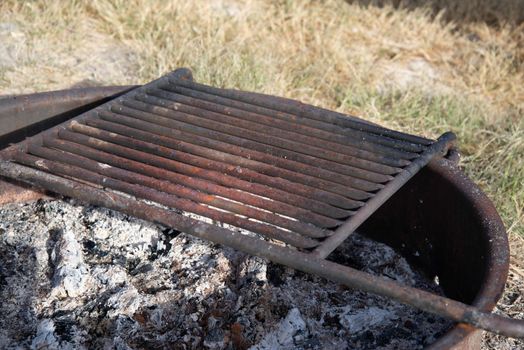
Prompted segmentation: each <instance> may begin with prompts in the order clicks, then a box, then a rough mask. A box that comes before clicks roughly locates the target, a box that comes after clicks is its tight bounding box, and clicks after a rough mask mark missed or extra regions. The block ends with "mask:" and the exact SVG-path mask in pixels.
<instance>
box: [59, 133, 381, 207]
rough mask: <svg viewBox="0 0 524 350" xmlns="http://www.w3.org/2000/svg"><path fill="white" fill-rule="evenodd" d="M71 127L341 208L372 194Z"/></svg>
mask: <svg viewBox="0 0 524 350" xmlns="http://www.w3.org/2000/svg"><path fill="white" fill-rule="evenodd" d="M72 129H73V130H74V131H77V132H79V133H82V134H84V135H88V136H91V137H94V138H97V139H100V140H104V141H107V142H111V143H115V144H118V145H121V146H125V147H130V148H133V149H135V150H142V151H145V152H147V153H151V154H155V155H158V156H161V157H165V158H169V159H173V160H177V161H180V162H183V163H186V164H194V165H196V166H198V167H201V168H205V169H210V170H216V171H220V172H223V173H225V174H229V175H231V176H237V177H239V178H241V179H244V180H246V181H251V182H257V183H260V184H264V185H268V186H274V187H275V188H279V189H281V190H284V191H288V192H291V193H297V194H299V195H302V196H305V197H309V198H312V199H317V200H320V201H323V202H326V203H329V204H332V205H336V206H339V207H343V208H357V207H360V206H362V205H363V204H364V203H363V202H359V201H356V200H360V199H367V198H369V197H371V195H370V194H369V193H368V192H364V191H359V190H354V189H351V188H350V189H346V191H344V194H345V195H346V196H347V197H348V198H353V199H356V200H351V199H348V198H346V197H343V196H340V195H337V194H334V193H331V192H327V191H323V190H319V189H317V188H313V187H310V186H305V185H301V184H297V183H295V182H291V181H288V180H285V179H282V178H278V177H271V176H267V175H264V174H261V173H259V172H256V171H253V170H251V169H248V168H244V167H241V166H240V165H236V166H235V165H229V164H227V163H223V162H218V161H214V160H209V159H207V158H203V157H199V156H194V155H192V154H190V153H185V152H183V151H180V147H175V148H176V150H177V151H178V152H175V149H171V148H167V147H164V146H159V145H157V144H152V143H149V142H144V141H140V140H136V139H133V138H130V137H127V136H122V135H116V134H114V133H110V132H107V131H104V130H100V129H95V128H93V127H89V126H86V125H82V124H79V123H75V124H74V125H72ZM65 134H66V133H65V132H64V135H65ZM61 135H62V134H61ZM69 137H73V136H72V134H69Z"/></svg>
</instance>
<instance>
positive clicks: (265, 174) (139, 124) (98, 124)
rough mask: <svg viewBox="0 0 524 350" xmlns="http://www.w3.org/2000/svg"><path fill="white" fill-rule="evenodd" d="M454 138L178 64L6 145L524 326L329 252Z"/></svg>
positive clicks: (248, 240) (282, 256)
mask: <svg viewBox="0 0 524 350" xmlns="http://www.w3.org/2000/svg"><path fill="white" fill-rule="evenodd" d="M293 126H294V127H293ZM334 141H336V142H334ZM453 142H454V135H453V134H451V133H447V134H444V135H443V136H442V137H441V138H439V140H437V141H431V140H427V139H424V138H420V137H417V136H413V135H407V134H403V133H400V132H396V131H392V130H388V129H384V128H382V127H380V126H377V125H373V124H370V123H367V122H363V121H361V120H359V119H357V118H351V117H345V116H342V115H340V114H338V113H334V112H330V111H326V110H322V109H320V108H317V107H312V106H307V105H303V104H300V103H298V102H295V101H290V100H286V99H281V98H275V97H270V96H265V95H260V94H253V93H243V92H236V91H231V90H221V89H216V88H211V87H206V86H204V85H201V84H197V83H194V82H192V81H191V79H190V73H189V72H188V71H187V70H178V71H176V72H175V73H173V74H171V75H169V76H166V77H164V78H161V79H159V80H157V81H155V82H153V83H150V84H148V85H146V86H144V87H142V88H139V89H136V90H134V91H132V92H130V93H127V94H126V95H124V96H123V97H121V98H118V99H116V100H113V101H111V102H110V103H107V104H105V105H103V106H100V107H98V108H96V109H94V110H91V111H89V112H86V113H84V114H83V115H81V116H79V117H77V118H75V119H74V120H73V121H70V122H66V123H64V124H61V125H60V126H58V127H55V128H53V129H51V130H48V131H46V132H44V133H42V134H40V135H37V136H35V137H33V138H31V139H28V140H27V141H25V142H23V143H20V144H18V145H16V146H13V147H11V148H9V149H7V150H5V151H4V152H2V153H0V155H1V157H2V158H3V159H4V161H3V162H2V166H1V167H0V171H1V174H3V175H5V176H10V177H18V178H19V179H22V180H23V181H26V182H28V183H31V184H34V185H37V186H39V187H44V188H47V189H50V190H52V191H54V192H57V193H61V194H64V195H68V196H73V197H76V198H79V199H82V200H85V201H88V202H90V203H93V204H98V205H103V206H106V207H109V208H112V209H116V210H121V211H123V212H126V213H128V214H131V215H134V216H137V217H141V218H145V219H148V220H154V221H157V222H159V223H162V224H165V225H169V226H173V227H174V228H176V229H179V230H182V231H185V232H188V233H192V234H195V235H196V236H198V237H202V238H206V239H210V240H212V241H214V242H217V243H222V244H227V245H230V246H232V247H234V248H237V249H241V250H243V251H246V252H248V253H251V254H255V255H259V256H263V257H266V258H269V259H271V260H272V261H275V262H278V263H283V264H285V265H288V266H291V267H294V268H297V269H300V270H303V271H306V272H311V273H315V274H318V275H320V276H324V277H326V278H330V279H332V280H334V281H338V282H341V283H344V284H346V285H348V286H351V287H354V288H359V289H362V290H366V291H370V292H373V293H378V294H381V295H385V296H389V297H391V298H393V299H396V300H399V301H402V302H404V303H407V304H410V305H413V306H416V307H419V308H421V309H423V310H425V311H428V312H433V313H436V314H439V315H443V316H446V317H449V318H451V319H453V320H456V321H462V322H466V323H469V324H472V325H474V326H476V327H481V328H485V329H489V330H491V331H496V332H502V333H503V334H506V335H510V336H517V335H523V334H524V329H523V327H522V324H521V323H518V322H513V320H508V319H505V318H502V317H499V316H496V315H492V314H489V313H486V312H484V311H483V310H480V309H478V308H475V307H471V306H468V305H466V304H464V303H461V302H458V301H454V300H452V299H447V298H442V297H438V296H436V295H432V294H430V293H427V292H424V291H421V290H416V289H413V288H407V287H405V286H401V285H398V284H396V283H393V282H391V281H387V280H383V279H379V278H376V277H373V276H371V275H368V274H365V273H362V272H359V271H356V270H353V269H349V268H347V267H343V266H340V265H337V264H333V263H330V262H329V261H327V260H325V259H324V258H325V257H327V256H328V255H329V253H330V252H331V251H333V249H335V248H336V247H337V246H338V245H339V244H340V243H341V242H342V241H343V240H344V239H345V238H346V237H347V236H348V235H349V234H351V233H352V232H354V230H355V229H356V228H358V227H359V226H360V225H361V224H362V223H364V222H365V221H366V219H368V218H369V216H370V215H372V214H373V213H374V212H375V211H376V210H378V209H379V208H381V206H382V205H383V204H384V203H385V202H386V200H388V199H389V198H390V197H391V196H392V195H393V194H394V193H395V192H397V191H398V190H399V189H401V188H402V187H403V186H404V184H406V182H407V181H408V180H409V179H410V178H411V177H413V176H414V175H415V174H416V173H417V172H418V171H419V170H420V169H422V168H423V167H424V166H425V165H427V164H428V163H429V162H430V161H432V160H435V159H436V158H440V157H442V156H444V155H445V154H446V153H447V151H448V150H449V149H450V148H451V147H452V146H453ZM120 193H125V194H127V195H131V196H132V197H134V198H135V199H130V198H129V197H126V196H123V195H121V194H120ZM140 199H143V200H147V201H148V202H143V201H140ZM151 202H154V203H156V205H153V204H150V203H151ZM173 210H174V211H173ZM179 210H182V211H184V212H188V213H194V214H198V215H200V216H202V217H205V218H207V219H211V220H214V221H218V222H221V223H225V224H229V225H232V226H233V227H236V228H240V229H244V230H247V231H250V232H252V233H255V234H258V235H259V237H253V236H250V235H249V234H244V233H241V232H237V231H236V229H234V228H233V229H231V230H226V229H224V228H222V227H220V226H216V225H209V224H206V223H204V222H199V221H195V220H189V219H188V218H185V217H183V216H180V215H179V214H177V213H178V211H179ZM343 220H345V222H343ZM260 238H266V239H270V240H277V241H280V242H282V243H287V244H289V245H290V246H291V247H284V246H282V245H281V244H275V243H272V242H271V241H266V240H261V239H260ZM313 248H315V249H314V250H312V251H310V249H313ZM297 249H298V250H297Z"/></svg>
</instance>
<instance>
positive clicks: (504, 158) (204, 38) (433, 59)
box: [0, 0, 524, 266]
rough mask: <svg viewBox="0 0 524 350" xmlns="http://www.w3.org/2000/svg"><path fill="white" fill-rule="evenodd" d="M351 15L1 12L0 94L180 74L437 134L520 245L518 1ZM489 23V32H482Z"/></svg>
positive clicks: (523, 206)
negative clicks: (452, 135) (447, 137)
mask: <svg viewBox="0 0 524 350" xmlns="http://www.w3.org/2000/svg"><path fill="white" fill-rule="evenodd" d="M479 1H480V2H479ZM356 2H357V3H355V4H348V3H346V2H344V1H334V0H333V1H329V0H328V1H309V2H295V1H285V0H281V1H270V2H266V1H249V2H248V1H245V2H244V1H235V0H214V1H206V2H202V1H163V0H143V1H140V0H113V1H102V0H93V1H89V2H87V1H86V2H84V1H37V2H21V1H17V0H3V1H2V2H1V3H0V88H1V90H0V91H1V92H3V93H21V92H31V91H41V90H46V89H59V88H65V87H68V86H71V85H73V84H88V83H89V84H90V83H93V82H94V83H98V84H134V83H143V82H146V81H149V80H152V79H154V78H156V77H158V76H160V75H162V74H164V73H166V72H167V71H170V70H172V69H174V68H176V67H180V66H187V67H190V68H192V69H193V70H194V73H195V77H196V79H197V80H199V81H203V82H206V83H210V84H213V85H218V86H227V87H235V88H240V89H246V90H256V91H260V92H266V93H271V94H276V95H282V96H287V97H292V98H297V99H300V100H303V101H307V102H311V103H313V104H317V105H322V106H324V107H328V108H332V109H336V110H339V111H344V112H352V113H356V114H358V115H361V116H364V117H366V118H369V119H371V120H373V121H375V122H379V123H382V124H385V125H388V126H390V127H394V128H398V129H402V130H406V131H410V132H415V133H420V134H424V135H426V136H431V137H435V136H437V135H438V134H439V133H441V132H443V131H445V130H448V129H451V130H453V131H455V132H456V133H457V134H458V136H459V139H460V140H461V143H462V144H461V148H462V150H463V153H464V158H463V163H462V164H463V166H464V168H465V170H466V172H467V173H468V174H470V175H471V176H472V178H473V179H474V180H475V181H476V182H477V183H479V184H480V185H481V187H482V188H483V189H484V190H485V191H486V192H487V193H488V194H489V196H490V197H491V198H493V199H494V200H495V204H496V206H497V208H498V209H499V211H500V213H501V215H502V217H503V220H504V221H505V223H506V226H507V228H508V230H509V232H510V234H511V235H512V237H517V236H524V189H523V188H524V118H523V117H522V115H523V112H524V84H523V82H524V27H523V26H524V25H523V24H520V26H519V22H521V20H520V19H519V18H520V17H519V16H518V15H519V14H520V12H519V11H518V10H519V8H518V6H520V5H519V4H520V3H519V1H518V0H515V1H512V0H505V3H507V4H510V5H511V6H513V5H515V6H517V7H515V9H516V10H511V9H510V7H508V6H510V5H508V6H506V7H504V6H502V7H500V6H499V3H500V2H496V1H493V0H478V1H477V3H476V4H477V5H476V7H475V11H472V9H471V8H469V7H468V6H470V5H467V4H471V2H457V1H455V2H454V1H452V0H449V1H443V0H439V1H437V0H435V1H433V2H432V4H435V6H436V8H439V9H441V8H444V7H445V6H443V5H446V4H448V5H449V6H448V8H450V9H451V11H448V12H447V13H440V14H437V15H436V13H435V12H434V11H432V10H431V9H428V8H424V7H419V6H418V5H419V4H420V1H415V0H413V1H411V2H409V1H408V2H407V3H408V5H409V3H411V5H413V4H415V5H416V6H411V8H412V9H413V10H407V9H402V7H400V8H394V7H391V6H389V5H385V6H383V7H373V6H371V7H364V6H362V4H363V3H365V2H366V1H356ZM379 2H381V3H383V1H379ZM393 2H395V1H393ZM397 2H398V1H397ZM460 3H464V4H466V5H462V7H461V5H458V4H460ZM483 3H485V4H486V6H484V7H482V6H480V5H482V4H483ZM457 6H458V7H457ZM493 6H494V7H493ZM479 9H487V10H486V11H484V12H485V13H487V14H483V12H482V11H479ZM508 9H510V11H509V12H508ZM460 11H463V12H464V13H468V14H469V15H468V16H469V17H468V20H469V21H468V22H467V23H461V24H460V25H458V24H456V23H455V22H453V19H454V17H453V16H450V13H451V14H453V13H455V14H456V13H460ZM494 11H495V12H494ZM497 11H498V12H497ZM493 13H495V14H496V24H497V25H496V26H490V25H488V24H490V23H491V22H492V20H490V19H489V18H488V17H489V15H488V14H493ZM512 13H513V14H515V16H513V15H511V14H512ZM483 16H484V17H486V20H487V22H488V24H486V23H485V22H482V21H479V20H481V19H483ZM511 16H513V17H511ZM443 18H447V19H449V20H450V21H443V20H442V19H443ZM506 22H507V23H506ZM2 50H4V54H2ZM6 52H7V53H6ZM523 251H524V249H521V248H518V254H522V252H523ZM514 259H519V257H517V256H514ZM515 266H516V265H515Z"/></svg>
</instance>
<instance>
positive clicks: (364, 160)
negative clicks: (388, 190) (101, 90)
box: [111, 100, 409, 173]
mask: <svg viewBox="0 0 524 350" xmlns="http://www.w3.org/2000/svg"><path fill="white" fill-rule="evenodd" d="M122 103H123V105H124V106H125V107H129V108H133V109H134V110H135V111H137V110H138V111H141V112H147V113H151V114H156V115H158V116H161V117H165V118H168V119H171V120H178V121H183V122H185V123H189V124H192V125H196V126H199V127H203V128H206V129H208V130H213V131H218V132H221V133H224V134H227V135H231V136H236V137H242V138H243V139H244V140H246V139H247V140H251V141H254V142H257V143H259V144H263V145H267V146H272V147H274V148H275V147H276V148H280V149H285V150H288V151H292V152H295V153H302V154H306V155H309V156H312V157H315V158H320V159H326V160H330V161H332V162H336V163H340V164H344V165H351V166H355V167H358V168H361V169H365V170H369V171H374V172H379V173H385V172H386V171H388V170H389V171H391V170H393V169H392V167H400V166H405V165H407V164H409V162H408V161H407V160H403V159H393V158H389V157H386V156H382V155H379V154H372V153H370V152H368V151H361V150H355V151H354V152H353V151H352V150H349V149H348V148H346V152H344V153H336V152H333V151H330V150H327V149H324V148H321V147H319V146H318V145H317V144H315V143H313V141H314V140H311V139H310V140H309V141H310V144H307V143H305V140H301V141H302V142H303V143H300V142H297V141H294V137H293V136H292V135H288V136H286V137H283V135H282V134H281V133H279V135H277V136H272V135H268V134H265V133H263V132H260V130H252V129H251V130H250V129H243V128H240V127H237V126H234V124H233V125H232V124H223V123H222V122H216V121H214V120H210V119H207V118H200V117H197V116H194V115H189V114H186V113H181V112H177V111H176V110H171V109H168V108H164V107H160V106H157V105H153V104H150V103H144V102H140V101H137V100H125V101H123V102H122ZM125 107H121V106H119V105H114V106H113V107H112V108H111V110H112V111H113V112H123V113H126V112H129V108H125ZM135 113H136V112H135ZM278 136H280V137H278ZM295 138H296V137H295ZM291 140H293V141H291ZM311 143H313V144H315V146H311ZM337 148H338V150H341V148H340V147H337ZM370 158H371V159H370Z"/></svg>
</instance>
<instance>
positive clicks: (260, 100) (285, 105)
mask: <svg viewBox="0 0 524 350" xmlns="http://www.w3.org/2000/svg"><path fill="white" fill-rule="evenodd" d="M167 80H168V82H169V83H171V84H173V85H179V86H183V87H186V88H190V89H193V90H198V91H202V92H206V93H209V94H211V95H215V96H220V97H224V98H226V99H225V100H217V101H219V102H217V103H221V104H224V105H226V106H231V107H237V108H240V109H242V110H245V111H251V112H255V113H261V114H265V115H277V116H278V117H283V116H284V115H285V114H288V116H289V115H290V116H291V117H292V116H293V115H294V116H300V117H301V118H297V119H298V120H297V122H303V120H304V119H314V120H317V121H321V122H328V123H331V124H334V125H338V126H341V127H344V128H348V129H352V130H356V131H363V132H366V133H371V134H374V135H377V136H381V137H388V138H392V139H394V140H400V141H406V142H410V143H414V144H421V145H426V146H428V145H430V144H431V143H433V141H432V140H428V139H425V138H423V137H419V136H415V135H409V134H405V133H402V132H398V131H395V130H390V129H386V128H382V127H379V126H376V125H373V124H370V123H368V122H365V121H363V120H361V119H358V118H353V117H351V116H348V115H345V114H342V113H337V112H333V111H329V110H327V109H323V108H319V107H314V106H309V105H305V104H303V103H301V102H299V101H294V100H290V99H287V98H282V97H275V96H269V95H263V94H258V93H253V92H243V91H236V90H228V89H219V88H215V87H212V86H207V85H203V84H199V83H197V82H194V81H193V80H192V77H191V73H190V72H185V73H182V72H180V74H178V75H177V76H172V77H168V78H167ZM161 86H162V88H166V89H170V88H171V86H167V87H166V86H165V85H161Z"/></svg>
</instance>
